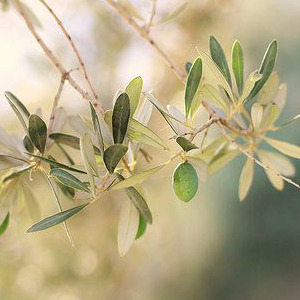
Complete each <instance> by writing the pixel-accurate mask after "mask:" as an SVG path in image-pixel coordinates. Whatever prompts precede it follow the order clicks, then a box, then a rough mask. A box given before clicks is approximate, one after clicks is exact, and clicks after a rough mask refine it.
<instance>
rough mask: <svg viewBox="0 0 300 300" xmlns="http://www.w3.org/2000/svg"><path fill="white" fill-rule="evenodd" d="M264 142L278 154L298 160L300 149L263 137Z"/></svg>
mask: <svg viewBox="0 0 300 300" xmlns="http://www.w3.org/2000/svg"><path fill="white" fill-rule="evenodd" d="M264 140H265V141H266V142H267V143H268V144H269V145H270V146H272V147H273V148H275V149H276V150H278V151H279V152H281V153H283V154H285V155H288V156H291V157H295V158H298V159H300V147H299V146H296V145H293V144H290V143H287V142H282V141H278V140H275V139H270V138H267V137H264Z"/></svg>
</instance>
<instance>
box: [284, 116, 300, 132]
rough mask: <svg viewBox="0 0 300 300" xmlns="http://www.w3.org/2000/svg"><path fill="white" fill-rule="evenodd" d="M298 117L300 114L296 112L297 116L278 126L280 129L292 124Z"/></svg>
mask: <svg viewBox="0 0 300 300" xmlns="http://www.w3.org/2000/svg"><path fill="white" fill-rule="evenodd" d="M299 119H300V114H298V115H297V116H295V117H294V118H292V119H291V120H289V121H287V122H285V123H283V124H281V125H280V126H279V127H280V129H281V128H285V127H286V126H289V125H292V124H293V123H294V122H296V121H298V120H299Z"/></svg>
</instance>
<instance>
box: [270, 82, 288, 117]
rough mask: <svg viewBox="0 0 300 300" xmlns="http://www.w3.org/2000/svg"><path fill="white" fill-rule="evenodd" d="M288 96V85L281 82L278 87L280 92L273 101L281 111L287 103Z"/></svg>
mask: <svg viewBox="0 0 300 300" xmlns="http://www.w3.org/2000/svg"><path fill="white" fill-rule="evenodd" d="M286 97H287V85H286V84H285V83H283V84H281V85H280V86H279V89H278V93H277V95H276V97H275V98H274V99H273V103H275V104H276V105H277V106H278V108H279V110H280V111H281V110H282V109H283V107H284V105H285V102H286Z"/></svg>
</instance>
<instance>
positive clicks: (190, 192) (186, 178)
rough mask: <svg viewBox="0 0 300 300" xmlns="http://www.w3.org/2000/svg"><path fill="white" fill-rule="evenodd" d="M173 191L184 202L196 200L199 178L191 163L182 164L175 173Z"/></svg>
mask: <svg viewBox="0 0 300 300" xmlns="http://www.w3.org/2000/svg"><path fill="white" fill-rule="evenodd" d="M173 189H174V191H175V194H176V195H177V197H178V198H179V199H180V200H181V201H184V202H189V201H190V200H192V199H193V198H194V196H195V195H196V193H197V190H198V176H197V172H196V170H195V169H194V167H193V166H192V165H191V164H190V163H189V162H183V163H180V164H179V165H178V166H177V168H176V169H175V171H174V173H173Z"/></svg>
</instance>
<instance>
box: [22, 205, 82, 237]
mask: <svg viewBox="0 0 300 300" xmlns="http://www.w3.org/2000/svg"><path fill="white" fill-rule="evenodd" d="M87 205H88V203H87V204H82V205H79V206H76V207H73V208H71V209H68V210H65V211H62V212H59V213H57V214H55V215H53V216H50V217H47V218H45V219H43V220H41V221H39V222H37V223H36V224H34V225H32V226H31V227H30V228H29V229H28V230H27V232H28V233H29V232H35V231H41V230H45V229H47V228H49V227H52V226H55V225H57V224H60V223H62V222H65V221H66V220H68V219H70V218H71V217H72V216H74V215H75V214H77V213H79V212H80V211H81V210H82V209H84V208H85V207H86V206H87Z"/></svg>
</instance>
